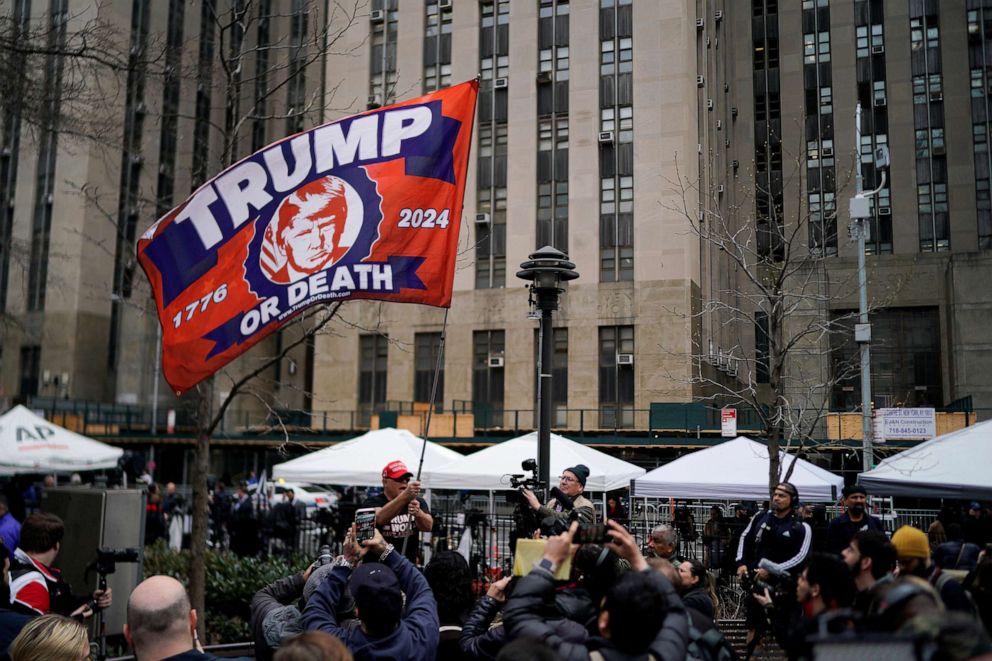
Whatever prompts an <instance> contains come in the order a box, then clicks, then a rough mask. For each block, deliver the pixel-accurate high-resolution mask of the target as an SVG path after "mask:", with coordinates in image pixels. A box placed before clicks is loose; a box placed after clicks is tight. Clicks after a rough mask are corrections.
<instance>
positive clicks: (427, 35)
mask: <svg viewBox="0 0 992 661" xmlns="http://www.w3.org/2000/svg"><path fill="white" fill-rule="evenodd" d="M452 7H453V3H446V4H445V5H444V6H441V4H440V3H439V2H438V0H427V1H426V3H425V4H424V11H425V12H426V17H425V18H424V94H427V93H428V92H433V91H435V90H439V89H441V88H442V87H447V86H448V85H451V27H452V26H451V21H452V16H453V12H452Z"/></svg>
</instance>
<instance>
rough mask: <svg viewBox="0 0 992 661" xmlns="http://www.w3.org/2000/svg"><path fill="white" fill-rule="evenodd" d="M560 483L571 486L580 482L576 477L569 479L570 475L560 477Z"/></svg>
mask: <svg viewBox="0 0 992 661" xmlns="http://www.w3.org/2000/svg"><path fill="white" fill-rule="evenodd" d="M558 481H559V482H565V483H568V484H571V483H572V482H578V480H576V479H575V478H574V477H569V476H568V475H559V476H558Z"/></svg>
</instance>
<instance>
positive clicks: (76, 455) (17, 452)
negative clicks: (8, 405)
mask: <svg viewBox="0 0 992 661" xmlns="http://www.w3.org/2000/svg"><path fill="white" fill-rule="evenodd" d="M123 454H124V451H123V450H121V449H120V448H115V447H113V446H110V445H107V444H105V443H100V442H99V441H94V440H93V439H91V438H87V437H85V436H82V435H80V434H77V433H75V432H71V431H69V430H68V429H65V428H63V427H59V426H58V425H56V424H53V423H51V422H49V421H48V420H45V419H44V418H42V417H41V416H39V415H36V414H34V413H33V412H31V411H30V410H28V409H26V408H25V407H23V406H20V405H18V406H15V407H14V408H12V409H10V410H9V411H7V413H5V414H4V415H3V416H0V475H13V474H18V473H55V472H66V473H67V472H73V471H87V470H99V469H105V468H114V467H115V466H117V460H118V459H120V457H121V455H123Z"/></svg>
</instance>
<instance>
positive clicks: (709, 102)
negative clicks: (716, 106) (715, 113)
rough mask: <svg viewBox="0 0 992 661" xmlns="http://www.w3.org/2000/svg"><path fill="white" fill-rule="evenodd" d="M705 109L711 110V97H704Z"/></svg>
mask: <svg viewBox="0 0 992 661" xmlns="http://www.w3.org/2000/svg"><path fill="white" fill-rule="evenodd" d="M706 109H707V110H713V99H706Z"/></svg>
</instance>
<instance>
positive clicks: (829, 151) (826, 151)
mask: <svg viewBox="0 0 992 661" xmlns="http://www.w3.org/2000/svg"><path fill="white" fill-rule="evenodd" d="M822 153H823V158H833V155H834V148H833V147H824V148H823V152H822Z"/></svg>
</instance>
